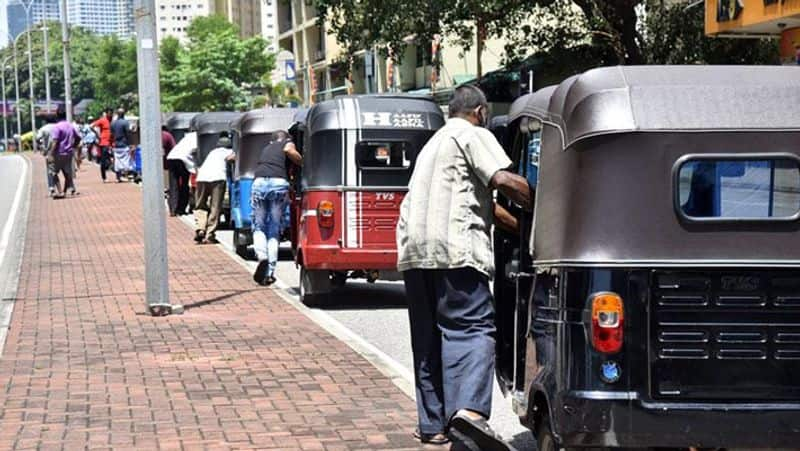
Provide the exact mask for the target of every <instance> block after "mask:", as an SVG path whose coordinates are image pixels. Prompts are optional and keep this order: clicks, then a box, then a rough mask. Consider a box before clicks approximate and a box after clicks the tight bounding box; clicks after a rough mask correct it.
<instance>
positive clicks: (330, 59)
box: [276, 0, 504, 102]
mask: <svg viewBox="0 0 800 451" xmlns="http://www.w3.org/2000/svg"><path fill="white" fill-rule="evenodd" d="M276 6H277V13H276V14H277V23H278V46H279V49H280V50H288V51H290V52H292V53H293V54H294V64H295V68H296V78H295V81H296V83H297V88H298V92H299V93H300V95H301V96H302V97H303V99H304V100H305V101H306V102H308V98H309V96H313V100H314V101H318V100H322V99H328V98H331V97H333V96H336V95H341V94H344V93H346V92H348V91H350V92H353V93H366V92H385V91H391V90H394V91H414V90H420V89H429V88H431V87H432V86H431V84H432V80H435V86H433V88H435V89H446V88H449V87H452V86H454V85H457V84H458V83H461V82H464V81H467V80H470V79H474V78H475V76H476V75H477V56H476V54H475V47H476V46H475V45H473V46H472V49H471V50H470V51H467V52H464V50H463V49H462V48H460V47H456V46H451V45H449V42H448V40H447V38H445V39H444V40H443V42H442V43H441V45H440V51H439V58H441V60H440V61H439V63H440V64H439V67H440V71H439V72H440V73H439V74H438V76H437V77H432V76H431V75H432V72H433V64H432V62H431V58H430V55H431V45H432V43H430V42H416V43H415V42H413V41H412V42H410V43H409V45H408V47H407V48H406V53H405V55H403V58H401V63H400V64H396V65H394V67H393V68H392V71H391V72H392V73H393V76H392V80H391V81H389V79H388V78H389V75H388V72H389V70H388V66H389V65H388V62H387V60H386V59H385V58H381V57H377V56H376V57H375V59H374V64H373V65H372V67H374V70H373V73H372V74H371V76H369V77H368V74H367V73H366V71H365V69H364V68H365V67H366V66H367V65H366V64H365V55H366V53H367V52H364V51H362V52H359V53H357V54H356V55H354V57H353V58H354V64H353V66H354V67H356V68H358V69H357V70H355V71H353V73H352V74H350V77H351V78H350V79H349V80H348V79H347V77H348V74H347V72H348V67H349V64H348V63H347V62H345V61H343V59H344V55H343V52H342V50H341V48H340V46H339V45H338V43H337V42H336V38H335V36H334V35H333V34H330V33H327V32H326V30H325V26H324V25H320V24H319V23H318V21H317V15H318V13H317V11H316V9H315V8H314V6H313V5H312V4H310V2H306V1H305V0H282V1H278V2H277V4H276ZM503 47H504V43H503V42H502V41H500V40H490V41H488V42H486V43H485V49H484V52H483V57H482V59H481V61H482V66H483V71H484V72H490V71H493V70H495V69H498V68H499V67H500V66H501V64H500V63H501V61H500V58H501V55H502V54H503ZM368 59H369V58H367V60H368Z"/></svg>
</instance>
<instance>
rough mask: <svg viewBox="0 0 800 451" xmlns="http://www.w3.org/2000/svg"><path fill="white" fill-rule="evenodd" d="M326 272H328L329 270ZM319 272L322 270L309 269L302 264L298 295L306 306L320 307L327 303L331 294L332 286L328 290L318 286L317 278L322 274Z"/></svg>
mask: <svg viewBox="0 0 800 451" xmlns="http://www.w3.org/2000/svg"><path fill="white" fill-rule="evenodd" d="M324 272H326V273H327V271H324ZM319 273H320V271H309V270H307V269H306V268H305V267H304V266H300V283H299V287H298V290H299V293H298V297H299V298H300V302H301V303H302V304H303V305H305V306H306V307H320V306H322V305H324V304H325V301H327V299H328V296H329V295H330V287H328V289H327V290H326V289H322V287H319V286H317V283H316V282H315V279H317V278H318V277H319V276H320V275H319ZM315 276H316V277H315Z"/></svg>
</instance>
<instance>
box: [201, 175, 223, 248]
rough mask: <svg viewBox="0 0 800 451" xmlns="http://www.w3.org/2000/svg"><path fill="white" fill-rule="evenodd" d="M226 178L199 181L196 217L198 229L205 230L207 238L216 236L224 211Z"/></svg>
mask: <svg viewBox="0 0 800 451" xmlns="http://www.w3.org/2000/svg"><path fill="white" fill-rule="evenodd" d="M227 187H228V184H227V182H226V181H225V180H220V181H217V182H197V189H196V190H195V197H194V218H195V221H196V222H197V231H198V232H203V233H204V234H205V236H206V238H212V237H214V238H216V236H215V235H216V233H217V228H218V227H219V217H220V214H221V213H222V201H223V200H224V199H225V189H226V188H227Z"/></svg>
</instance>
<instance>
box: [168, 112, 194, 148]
mask: <svg viewBox="0 0 800 451" xmlns="http://www.w3.org/2000/svg"><path fill="white" fill-rule="evenodd" d="M198 114H200V113H188V112H180V111H176V112H173V113H167V114H166V116H165V117H164V126H165V127H166V128H167V131H168V132H170V134H171V135H172V137H173V138H175V142H176V143H177V142H180V140H181V139H183V137H184V136H185V135H186V133H187V132H188V131H189V129H190V128H191V124H192V119H193V118H194V117H195V116H197V115H198Z"/></svg>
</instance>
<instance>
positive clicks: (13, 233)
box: [0, 153, 30, 354]
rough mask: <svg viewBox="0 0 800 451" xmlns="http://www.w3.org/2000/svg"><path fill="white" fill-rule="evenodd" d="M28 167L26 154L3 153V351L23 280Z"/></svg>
mask: <svg viewBox="0 0 800 451" xmlns="http://www.w3.org/2000/svg"><path fill="white" fill-rule="evenodd" d="M28 167H29V164H28V162H27V160H25V159H24V158H23V157H21V156H19V155H5V154H2V153H0V354H2V347H3V345H4V344H5V339H6V333H7V331H8V327H9V324H10V322H11V314H12V312H13V309H14V299H15V297H16V291H17V283H18V280H19V277H18V276H19V265H20V262H21V259H22V251H23V245H24V234H25V223H26V218H27V211H28V203H29V202H28V195H29V194H28V193H29V191H28V189H27V188H29V184H30V183H29V181H30V175H29V171H28Z"/></svg>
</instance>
